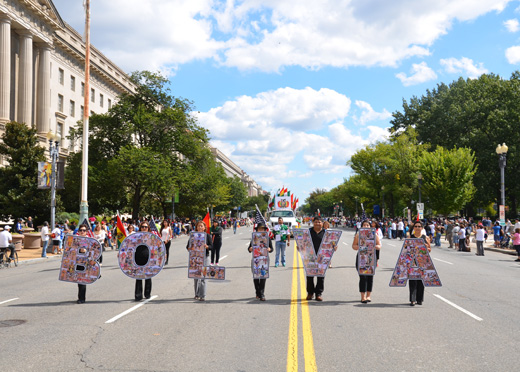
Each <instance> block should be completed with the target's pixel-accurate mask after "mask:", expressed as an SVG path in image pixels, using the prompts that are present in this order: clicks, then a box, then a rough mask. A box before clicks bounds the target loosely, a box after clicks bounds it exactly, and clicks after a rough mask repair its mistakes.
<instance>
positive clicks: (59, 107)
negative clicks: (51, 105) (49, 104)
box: [58, 94, 63, 112]
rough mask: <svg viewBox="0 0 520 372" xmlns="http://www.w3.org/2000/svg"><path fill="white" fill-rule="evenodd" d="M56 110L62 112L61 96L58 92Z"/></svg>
mask: <svg viewBox="0 0 520 372" xmlns="http://www.w3.org/2000/svg"><path fill="white" fill-rule="evenodd" d="M58 111H59V112H63V96H62V95H61V94H58Z"/></svg>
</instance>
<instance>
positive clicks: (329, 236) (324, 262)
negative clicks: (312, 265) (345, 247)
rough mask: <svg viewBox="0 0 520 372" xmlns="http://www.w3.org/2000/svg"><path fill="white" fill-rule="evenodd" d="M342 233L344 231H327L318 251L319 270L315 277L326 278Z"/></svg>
mask: <svg viewBox="0 0 520 372" xmlns="http://www.w3.org/2000/svg"><path fill="white" fill-rule="evenodd" d="M341 233H342V231H339V230H325V234H324V235H323V239H322V241H321V244H320V249H319V251H318V256H317V257H316V263H317V268H316V269H317V270H316V275H315V276H320V277H321V276H323V277H324V276H325V273H326V272H327V269H328V268H329V266H330V262H331V261H332V256H333V255H334V252H336V249H337V247H338V242H339V239H340V238H341Z"/></svg>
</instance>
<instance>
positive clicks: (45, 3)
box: [0, 0, 134, 164]
mask: <svg viewBox="0 0 520 372" xmlns="http://www.w3.org/2000/svg"><path fill="white" fill-rule="evenodd" d="M85 45H86V44H85V42H84V41H83V38H82V35H80V34H79V33H78V32H77V31H75V30H74V29H73V28H72V27H71V26H69V25H68V24H66V23H65V22H64V21H63V20H62V19H61V17H60V15H59V13H58V11H57V10H56V8H55V6H54V4H53V3H52V1H50V0H0V135H1V134H2V133H3V132H4V130H5V123H7V122H9V121H17V122H21V123H25V124H27V125H28V126H31V127H33V128H36V129H37V131H38V135H39V136H40V138H41V140H42V141H45V136H46V134H47V133H48V132H49V131H50V130H52V131H54V132H56V133H58V134H59V135H60V136H61V137H62V138H63V140H62V142H61V151H60V155H61V156H62V157H66V156H67V154H68V152H69V150H70V149H71V148H72V146H73V145H74V144H71V143H67V141H66V140H65V138H66V136H67V135H68V132H69V129H70V128H71V127H73V126H75V125H76V124H77V122H78V121H79V120H81V119H82V117H83V104H84V81H85V80H84V77H85V72H84V71H85V49H86V48H85ZM90 68H91V72H90V80H89V82H90V92H89V96H90V103H89V109H90V111H91V112H96V113H104V112H106V111H108V109H109V108H110V107H111V105H112V104H113V103H114V102H115V101H116V100H117V97H118V96H119V95H120V94H121V93H124V92H133V91H134V86H133V84H132V83H131V81H130V79H129V78H128V76H127V75H126V74H125V73H124V72H123V71H122V70H121V69H120V68H119V67H117V66H116V65H115V64H114V63H113V62H112V61H110V60H109V59H108V58H106V57H105V56H104V55H103V54H102V53H101V52H100V51H99V50H97V49H96V48H94V47H92V46H91V67H90ZM2 163H3V159H0V164H2Z"/></svg>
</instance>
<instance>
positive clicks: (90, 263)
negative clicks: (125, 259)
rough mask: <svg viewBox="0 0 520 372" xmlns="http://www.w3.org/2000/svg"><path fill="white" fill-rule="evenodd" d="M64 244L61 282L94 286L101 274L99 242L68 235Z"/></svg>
mask: <svg viewBox="0 0 520 372" xmlns="http://www.w3.org/2000/svg"><path fill="white" fill-rule="evenodd" d="M63 244H64V245H63V257H62V259H61V268H60V276H59V280H61V281H64V282H71V283H78V284H92V283H94V282H95V281H96V280H98V279H99V277H100V274H101V268H100V266H99V264H98V260H99V257H100V255H101V245H100V244H99V242H98V241H97V240H96V239H93V238H88V237H83V236H75V235H67V236H65V239H64V241H63Z"/></svg>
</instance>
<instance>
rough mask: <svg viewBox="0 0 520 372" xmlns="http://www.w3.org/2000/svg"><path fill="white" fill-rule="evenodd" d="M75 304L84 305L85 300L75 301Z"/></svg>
mask: <svg viewBox="0 0 520 372" xmlns="http://www.w3.org/2000/svg"><path fill="white" fill-rule="evenodd" d="M76 303H77V304H84V303H85V300H77V301H76Z"/></svg>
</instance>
